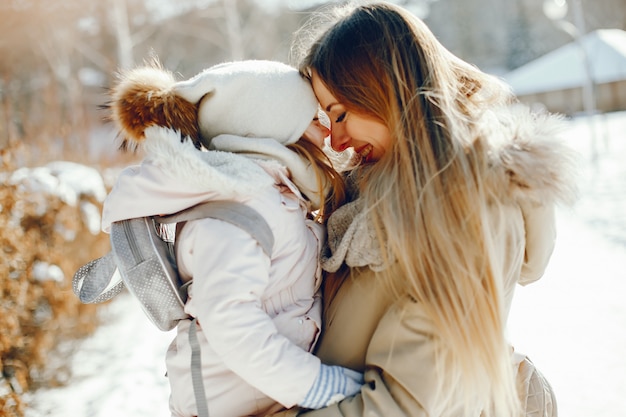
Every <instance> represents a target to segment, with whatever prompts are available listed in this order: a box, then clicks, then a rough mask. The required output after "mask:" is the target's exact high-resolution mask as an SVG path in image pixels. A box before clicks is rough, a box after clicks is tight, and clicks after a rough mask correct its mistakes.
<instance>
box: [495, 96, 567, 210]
mask: <svg viewBox="0 0 626 417" xmlns="http://www.w3.org/2000/svg"><path fill="white" fill-rule="evenodd" d="M564 123H565V122H564V120H563V118H562V117H560V116H557V115H554V114H549V113H533V112H531V110H530V109H529V108H528V107H526V106H523V105H515V106H512V107H508V108H506V109H501V110H500V111H497V112H494V113H492V114H490V115H485V118H484V120H483V124H484V129H485V133H486V135H487V137H488V138H489V141H488V142H489V146H490V148H491V149H490V155H491V160H490V162H491V164H492V165H493V168H494V174H495V175H496V176H498V177H500V176H502V177H501V178H498V179H497V181H496V183H495V184H496V186H498V187H500V186H501V184H502V183H501V182H500V181H502V180H504V181H506V182H507V183H508V186H507V187H502V189H504V190H506V191H508V194H507V195H504V196H503V197H504V198H505V199H506V198H507V197H508V198H512V199H513V200H514V201H517V202H519V201H528V200H530V201H533V202H535V203H539V204H544V203H561V204H572V203H573V202H574V201H575V200H576V198H577V187H576V179H577V176H578V175H577V174H578V169H577V168H576V166H577V164H578V160H579V156H578V154H577V153H576V152H575V151H574V150H573V149H572V148H571V147H569V146H568V145H567V144H566V143H565V142H564V139H563V138H562V137H561V136H560V135H561V133H562V131H563V130H564V128H565V126H564Z"/></svg>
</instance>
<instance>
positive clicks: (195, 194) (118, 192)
mask: <svg viewBox="0 0 626 417" xmlns="http://www.w3.org/2000/svg"><path fill="white" fill-rule="evenodd" d="M145 136H146V140H145V142H144V143H143V150H144V151H145V153H146V157H145V158H144V160H143V161H142V163H141V165H136V166H131V167H128V168H126V169H125V170H123V171H122V172H121V174H120V175H119V177H118V179H117V181H116V184H115V186H114V187H113V189H112V190H111V192H110V194H109V195H108V197H107V198H106V200H105V202H104V209H103V216H102V228H103V230H104V231H105V232H108V230H109V227H110V225H111V223H112V222H114V221H119V220H123V219H129V218H134V217H142V216H151V215H157V214H169V213H174V212H177V211H179V210H182V209H185V208H187V207H191V206H193V205H195V204H198V203H201V202H204V201H208V200H216V199H221V200H233V201H241V202H244V201H245V200H247V199H249V198H250V197H251V196H254V195H258V194H259V193H264V192H267V190H268V189H269V188H272V187H274V185H275V184H277V183H280V184H283V185H287V186H288V187H289V188H290V189H291V190H292V192H294V194H296V195H299V196H301V194H300V192H299V191H298V188H297V187H296V186H295V184H293V182H292V181H291V179H290V173H289V171H288V170H287V168H286V166H287V164H286V163H280V162H278V161H277V160H275V159H271V158H266V159H265V160H261V159H254V158H251V157H248V156H244V155H242V154H237V153H233V152H223V151H219V150H212V151H208V152H207V151H200V150H198V149H196V148H195V146H194V145H193V144H192V143H191V141H189V140H185V141H181V135H180V133H179V132H176V131H174V130H171V129H168V128H164V127H159V126H152V127H149V128H147V129H146V131H145ZM233 139H234V137H233ZM276 146H277V147H280V148H281V149H283V148H284V146H282V145H280V144H278V143H276ZM284 149H285V150H287V149H286V148H284ZM289 152H290V151H289ZM290 154H293V156H294V160H293V161H291V162H290V163H292V164H294V165H298V164H299V163H302V164H304V161H302V160H301V159H300V158H299V157H297V156H296V155H295V154H294V153H292V152H290ZM303 200H304V199H303Z"/></svg>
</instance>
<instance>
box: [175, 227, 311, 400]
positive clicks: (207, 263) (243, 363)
mask: <svg viewBox="0 0 626 417" xmlns="http://www.w3.org/2000/svg"><path fill="white" fill-rule="evenodd" d="M181 239H184V240H185V241H186V245H185V246H183V247H181V248H179V252H178V255H179V259H181V260H182V261H183V262H182V263H184V264H185V266H186V268H187V269H189V270H190V271H191V272H192V276H193V277H194V278H193V286H192V288H191V294H190V300H189V301H188V303H187V306H186V308H187V311H188V313H190V314H191V315H192V316H195V317H196V318H197V319H198V322H199V323H200V326H201V327H202V330H203V334H204V336H205V337H206V338H207V340H208V342H209V343H210V345H211V348H212V349H213V350H214V351H215V352H216V354H217V355H218V356H219V358H220V360H221V361H223V362H224V364H226V366H227V367H228V368H229V369H231V370H232V371H233V372H235V373H236V374H238V375H239V376H240V377H242V378H243V379H244V380H246V382H248V383H249V384H250V385H252V386H254V387H255V388H257V389H258V390H260V391H261V392H263V393H265V394H266V395H268V396H269V397H270V398H273V399H274V400H276V401H278V402H280V403H281V404H282V405H284V406H286V407H291V406H294V405H295V404H296V403H297V402H299V401H300V400H302V399H303V398H304V397H305V395H306V393H307V392H308V390H309V388H310V387H311V385H312V384H313V381H314V380H315V378H316V377H317V374H318V372H319V367H320V360H319V359H318V358H317V357H315V356H314V355H312V354H310V353H308V352H306V351H305V350H303V349H301V348H300V347H298V346H296V345H295V344H293V343H291V342H290V341H289V339H287V337H285V336H284V335H282V334H280V333H279V332H278V331H277V328H276V326H275V325H274V323H273V321H272V320H271V318H270V316H269V315H268V314H267V313H266V312H265V310H264V309H263V304H262V296H263V294H264V291H265V290H266V288H267V286H268V282H269V274H270V267H271V265H270V259H269V258H268V257H267V255H265V254H264V252H263V251H262V249H261V247H260V245H259V244H258V243H257V241H256V240H254V239H253V238H252V237H251V236H250V235H249V234H248V233H247V232H245V231H243V230H242V229H240V228H238V227H236V226H233V225H231V224H229V223H226V222H223V221H220V220H214V219H203V220H197V221H193V222H189V223H188V224H187V225H186V226H185V228H184V229H183V234H182V235H181ZM184 248H186V249H184ZM181 252H182V254H181Z"/></svg>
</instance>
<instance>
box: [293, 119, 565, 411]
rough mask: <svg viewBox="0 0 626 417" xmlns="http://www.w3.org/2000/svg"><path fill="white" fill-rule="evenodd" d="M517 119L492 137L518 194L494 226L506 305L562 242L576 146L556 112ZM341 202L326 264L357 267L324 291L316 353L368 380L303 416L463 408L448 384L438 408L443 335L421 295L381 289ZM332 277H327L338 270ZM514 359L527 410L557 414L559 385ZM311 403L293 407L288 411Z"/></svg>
mask: <svg viewBox="0 0 626 417" xmlns="http://www.w3.org/2000/svg"><path fill="white" fill-rule="evenodd" d="M518 117H519V115H518ZM511 120H513V119H511ZM516 120H521V122H520V123H511V124H510V125H507V124H506V123H505V124H504V126H503V127H502V132H500V133H501V136H504V139H505V140H504V141H501V143H500V144H494V146H493V163H494V169H495V170H501V171H502V172H506V173H507V174H508V175H510V176H511V181H510V187H511V190H510V195H511V199H510V201H509V203H507V204H505V205H504V206H503V207H501V209H502V210H503V211H502V212H501V213H502V215H503V217H502V218H503V219H506V221H504V222H498V215H497V214H495V213H496V212H497V210H495V208H494V216H493V217H492V218H493V224H492V225H491V229H492V230H493V235H494V236H496V237H497V239H499V241H500V244H497V245H496V246H497V247H498V248H499V249H500V251H501V259H504V260H505V262H503V268H504V277H505V282H504V289H505V292H506V308H507V311H508V309H509V308H510V304H511V300H512V297H513V293H514V288H515V286H516V284H518V283H519V284H522V285H525V284H528V283H530V282H533V281H535V280H537V279H539V278H540V277H541V276H542V275H543V272H544V270H545V267H546V265H547V263H548V260H549V258H550V256H551V254H552V250H553V247H554V242H555V218H554V204H555V202H556V201H559V199H563V200H564V199H566V198H567V197H568V196H569V195H570V192H571V189H572V188H571V187H570V185H569V184H570V183H569V180H568V178H567V176H568V175H569V174H570V171H569V168H570V167H569V163H570V162H571V159H569V156H570V155H571V152H569V151H568V150H567V149H566V148H564V147H563V146H561V145H560V144H559V142H556V141H554V140H553V135H554V128H555V125H554V124H553V121H551V120H548V119H545V120H543V119H540V120H538V121H533V120H532V119H531V118H530V116H528V118H524V115H522V118H521V119H520V118H518V119H516ZM346 210H349V208H346ZM341 211H342V209H340V210H339V211H337V212H336V213H335V215H337V216H340V217H344V218H345V219H346V221H347V222H349V223H350V224H349V225H348V226H346V225H345V224H344V225H340V227H337V229H336V230H334V226H333V219H332V217H331V219H330V221H329V225H328V234H329V235H328V241H329V245H330V247H331V249H332V256H331V258H329V259H326V264H327V265H328V264H332V263H333V259H332V257H333V256H336V255H338V254H339V256H340V258H341V261H342V262H346V263H347V264H348V265H351V266H352V268H351V273H352V274H351V277H349V278H346V279H345V281H343V283H342V284H341V286H340V288H339V289H338V291H337V292H336V294H335V295H334V296H332V297H330V296H328V294H325V295H324V305H325V308H324V312H325V316H324V327H323V332H322V336H321V340H320V342H319V345H318V350H317V351H316V354H317V355H318V356H319V357H320V359H321V360H322V362H324V363H328V364H336V365H342V366H345V367H348V368H353V369H356V370H359V371H363V372H364V373H365V381H366V383H365V385H364V386H363V388H362V390H361V393H360V394H357V395H356V396H354V397H351V398H347V399H345V400H343V401H341V402H339V403H338V404H335V405H332V406H329V407H327V408H324V409H321V410H316V411H310V412H306V415H307V416H310V417H314V416H315V417H322V416H351V417H360V416H384V417H395V416H398V417H400V416H413V417H426V416H429V417H434V416H437V417H459V416H462V415H463V413H462V411H461V410H462V406H463V403H462V399H461V398H460V396H459V395H456V394H457V393H456V392H455V390H454V387H450V394H451V395H452V401H451V406H450V407H448V408H446V409H445V410H441V407H440V404H435V403H433V400H434V389H435V385H436V384H435V383H434V382H435V381H437V380H439V379H440V378H439V376H438V375H437V372H436V370H435V368H434V363H435V351H434V347H435V343H433V342H432V341H433V339H436V338H437V337H439V336H438V334H437V333H436V331H435V329H434V327H433V325H432V321H431V320H430V319H429V317H428V316H427V314H426V313H425V312H424V309H423V308H422V306H421V305H420V304H419V303H416V302H414V301H412V300H411V299H409V298H408V297H402V298H400V299H394V298H393V297H391V296H389V295H388V294H387V292H386V291H385V289H384V288H382V285H381V284H380V280H379V279H378V278H377V276H376V274H377V273H376V272H375V271H373V270H372V268H371V267H370V266H372V265H374V264H375V262H374V260H375V259H376V253H373V252H372V249H371V248H372V245H371V244H368V242H367V241H368V238H367V227H363V226H362V225H361V224H357V223H358V222H359V221H360V220H359V219H360V217H359V215H356V216H355V215H350V216H344V215H342V213H341ZM350 218H351V219H354V220H349V219H350ZM339 223H341V220H340V221H339ZM363 223H364V224H365V222H363ZM369 243H371V241H370V242H369ZM363 259H368V261H367V263H366V265H359V266H354V265H355V264H358V263H359V262H362V260H363ZM374 269H376V268H374ZM326 279H327V282H329V281H328V280H330V279H332V274H331V275H330V276H329V277H327V278H326ZM468 348H471V347H468ZM511 363H512V366H514V367H515V369H516V370H517V376H518V377H517V379H518V383H519V391H520V398H521V400H522V404H523V406H524V408H525V412H526V414H525V416H526V417H531V416H532V417H553V416H556V402H555V399H554V396H553V393H552V390H551V388H550V386H549V384H548V382H547V381H546V380H545V379H544V378H543V377H542V376H541V374H540V373H539V372H538V371H537V370H536V369H535V367H534V366H533V364H532V363H531V362H530V361H529V360H528V358H526V357H525V356H524V355H520V354H514V355H513V356H512V358H511ZM304 412H305V410H288V411H286V412H285V413H284V415H297V414H298V413H304ZM474 417H477V416H474ZM507 417H508V416H507Z"/></svg>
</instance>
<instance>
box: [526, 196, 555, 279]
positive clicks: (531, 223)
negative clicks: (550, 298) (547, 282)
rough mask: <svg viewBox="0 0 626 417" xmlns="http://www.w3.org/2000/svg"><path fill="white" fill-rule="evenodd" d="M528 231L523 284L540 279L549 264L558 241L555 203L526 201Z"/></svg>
mask: <svg viewBox="0 0 626 417" xmlns="http://www.w3.org/2000/svg"><path fill="white" fill-rule="evenodd" d="M521 209H522V215H523V217H524V229H525V232H526V250H525V256H524V264H523V265H522V273H521V275H520V278H519V283H520V284H521V285H526V284H530V283H532V282H535V281H537V280H538V279H540V278H541V277H542V276H543V274H544V272H545V270H546V267H547V266H548V262H549V261H550V257H551V256H552V252H553V250H554V245H555V242H556V218H555V207H554V204H546V205H536V204H534V203H530V202H529V203H525V204H523V205H522V206H521Z"/></svg>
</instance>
